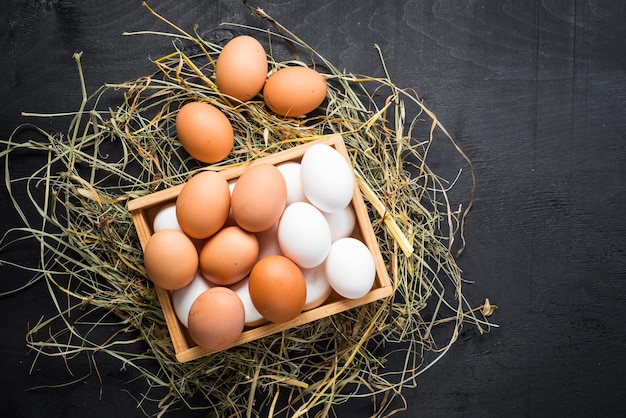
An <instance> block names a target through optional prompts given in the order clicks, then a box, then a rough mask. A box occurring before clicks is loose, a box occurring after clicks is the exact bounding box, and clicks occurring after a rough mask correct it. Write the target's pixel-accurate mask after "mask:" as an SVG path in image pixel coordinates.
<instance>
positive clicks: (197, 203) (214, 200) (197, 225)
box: [176, 171, 230, 239]
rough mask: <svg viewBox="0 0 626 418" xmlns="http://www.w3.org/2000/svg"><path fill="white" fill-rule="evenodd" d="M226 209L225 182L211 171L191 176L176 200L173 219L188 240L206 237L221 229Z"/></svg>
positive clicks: (226, 215)
mask: <svg viewBox="0 0 626 418" xmlns="http://www.w3.org/2000/svg"><path fill="white" fill-rule="evenodd" d="M229 210H230V190H229V188H228V182H227V181H226V179H225V178H224V177H222V176H221V175H220V174H218V173H217V172H215V171H203V172H200V173H198V174H196V175H195V176H193V177H192V178H191V179H189V181H187V183H185V185H184V186H183V187H182V189H181V190H180V193H179V195H178V197H177V199H176V217H177V219H178V224H179V225H180V227H181V229H182V230H183V231H184V232H185V233H186V234H187V235H189V236H190V237H192V238H198V239H202V238H208V237H210V236H211V235H213V234H215V233H216V232H217V231H219V230H220V228H222V226H223V225H224V223H225V222H226V220H227V219H228V211H229Z"/></svg>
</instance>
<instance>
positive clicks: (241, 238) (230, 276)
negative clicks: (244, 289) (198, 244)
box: [200, 226, 259, 286]
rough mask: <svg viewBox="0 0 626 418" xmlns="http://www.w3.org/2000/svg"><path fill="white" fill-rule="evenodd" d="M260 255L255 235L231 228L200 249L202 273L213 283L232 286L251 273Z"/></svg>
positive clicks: (235, 227) (223, 230)
mask: <svg viewBox="0 0 626 418" xmlns="http://www.w3.org/2000/svg"><path fill="white" fill-rule="evenodd" d="M258 254H259V243H258V242H257V238H256V236H255V235H254V234H252V233H251V232H247V231H244V230H243V229H241V228H240V227H238V226H229V227H226V228H223V229H221V230H220V231H218V232H217V233H216V234H215V235H213V236H212V237H210V238H209V239H208V240H207V241H206V243H205V244H204V246H203V247H202V249H201V250H200V271H201V272H202V275H203V276H204V277H205V278H206V279H207V280H209V281H211V282H213V283H216V284H219V285H223V286H226V285H230V284H233V283H236V282H238V281H239V280H241V279H243V278H244V277H245V276H246V275H247V274H248V273H249V272H250V269H252V266H253V265H254V263H255V262H256V259H257V256H258Z"/></svg>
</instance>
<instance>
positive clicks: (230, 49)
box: [215, 35, 268, 102]
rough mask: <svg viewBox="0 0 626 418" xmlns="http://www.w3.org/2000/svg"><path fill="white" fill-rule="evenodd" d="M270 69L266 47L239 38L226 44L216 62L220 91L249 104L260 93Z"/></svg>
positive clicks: (242, 36)
mask: <svg viewBox="0 0 626 418" xmlns="http://www.w3.org/2000/svg"><path fill="white" fill-rule="evenodd" d="M267 69H268V68H267V55H266V53H265V49H264V48H263V45H261V43H260V42H259V41H257V40H256V39H254V38H253V37H251V36H248V35H241V36H237V37H235V38H233V39H231V40H230V41H228V43H226V45H225V46H224V48H223V49H222V51H221V52H220V55H219V56H218V58H217V62H216V64H215V79H216V81H217V87H218V89H219V90H220V91H221V92H222V93H224V94H227V95H229V96H231V97H234V98H235V99H237V100H239V101H242V102H245V101H248V100H250V99H252V98H253V97H254V96H256V95H257V94H259V93H260V92H261V89H262V88H263V85H264V84H265V79H266V78H267Z"/></svg>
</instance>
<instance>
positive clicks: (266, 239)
mask: <svg viewBox="0 0 626 418" xmlns="http://www.w3.org/2000/svg"><path fill="white" fill-rule="evenodd" d="M255 235H256V238H257V241H258V242H259V257H258V258H259V260H260V259H261V258H263V257H267V256H268V255H282V254H283V253H282V252H281V251H280V246H279V245H278V222H276V223H275V224H274V225H273V226H271V227H270V228H269V229H266V230H265V231H261V232H257V233H256V234H255Z"/></svg>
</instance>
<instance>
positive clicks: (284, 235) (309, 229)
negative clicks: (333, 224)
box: [278, 202, 332, 268]
mask: <svg viewBox="0 0 626 418" xmlns="http://www.w3.org/2000/svg"><path fill="white" fill-rule="evenodd" d="M331 243H332V241H331V233H330V227H329V226H328V222H327V221H326V218H325V217H324V215H323V214H322V212H320V211H319V209H317V208H316V207H315V206H313V205H311V204H309V203H305V202H295V203H292V204H291V205H289V206H287V208H286V209H285V211H284V212H283V215H282V217H281V218H280V221H279V223H278V245H279V246H280V249H281V251H282V253H283V254H284V255H285V256H287V257H288V258H289V259H291V261H293V262H294V263H296V264H297V265H298V266H299V267H301V268H312V267H316V266H318V265H320V264H322V262H323V261H324V259H326V256H327V255H328V251H330V245H331Z"/></svg>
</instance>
